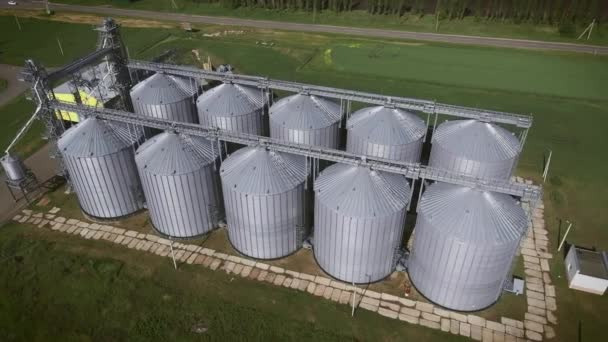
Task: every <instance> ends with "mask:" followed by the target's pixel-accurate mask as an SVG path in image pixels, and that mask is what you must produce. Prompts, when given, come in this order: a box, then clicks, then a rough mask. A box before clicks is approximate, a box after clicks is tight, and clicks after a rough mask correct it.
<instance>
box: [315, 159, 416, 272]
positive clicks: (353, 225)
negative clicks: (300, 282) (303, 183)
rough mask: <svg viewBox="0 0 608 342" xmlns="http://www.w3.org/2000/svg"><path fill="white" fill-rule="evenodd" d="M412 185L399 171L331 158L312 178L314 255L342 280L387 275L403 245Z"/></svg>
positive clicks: (325, 269)
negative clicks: (371, 167)
mask: <svg viewBox="0 0 608 342" xmlns="http://www.w3.org/2000/svg"><path fill="white" fill-rule="evenodd" d="M409 192H410V187H409V185H408V182H407V180H406V179H405V177H403V176H402V175H397V174H391V173H386V172H380V171H374V170H370V169H369V168H365V167H359V166H352V165H344V164H335V165H332V166H330V167H328V168H327V169H325V171H323V172H322V173H321V175H320V176H319V177H318V178H317V180H316V182H315V225H314V255H315V258H316V260H317V262H318V263H319V266H321V268H322V269H323V270H324V271H325V272H327V273H328V274H329V275H331V276H332V277H334V278H337V279H340V280H342V281H345V282H349V283H350V282H355V283H370V282H375V281H378V280H381V279H383V278H385V277H386V276H388V275H389V274H390V273H391V272H393V269H394V267H395V262H396V260H395V256H396V252H397V250H398V249H399V248H400V246H401V239H402V235H403V228H404V224H405V214H406V210H407V209H406V207H407V204H408V199H409Z"/></svg>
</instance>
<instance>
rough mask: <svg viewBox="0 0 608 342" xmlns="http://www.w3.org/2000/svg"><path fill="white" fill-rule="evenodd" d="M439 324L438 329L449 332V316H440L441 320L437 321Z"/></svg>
mask: <svg viewBox="0 0 608 342" xmlns="http://www.w3.org/2000/svg"><path fill="white" fill-rule="evenodd" d="M439 325H440V329H441V331H443V332H449V331H450V319H449V318H442V319H441V322H439Z"/></svg>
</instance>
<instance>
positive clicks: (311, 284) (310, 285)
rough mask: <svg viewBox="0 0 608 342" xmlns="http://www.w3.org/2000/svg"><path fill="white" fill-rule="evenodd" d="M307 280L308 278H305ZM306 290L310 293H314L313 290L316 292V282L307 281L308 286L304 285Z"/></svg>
mask: <svg viewBox="0 0 608 342" xmlns="http://www.w3.org/2000/svg"><path fill="white" fill-rule="evenodd" d="M306 281H308V280H306ZM306 292H308V293H310V294H314V293H315V292H317V283H314V282H312V281H310V282H308V286H307V287H306Z"/></svg>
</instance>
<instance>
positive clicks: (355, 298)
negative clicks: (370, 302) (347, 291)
mask: <svg viewBox="0 0 608 342" xmlns="http://www.w3.org/2000/svg"><path fill="white" fill-rule="evenodd" d="M356 302H357V287H355V281H354V280H353V309H352V311H351V313H350V316H351V317H355V306H356V305H355V303H356Z"/></svg>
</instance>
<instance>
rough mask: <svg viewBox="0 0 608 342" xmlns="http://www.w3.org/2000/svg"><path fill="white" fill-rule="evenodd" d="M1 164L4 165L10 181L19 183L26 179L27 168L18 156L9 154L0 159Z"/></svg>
mask: <svg viewBox="0 0 608 342" xmlns="http://www.w3.org/2000/svg"><path fill="white" fill-rule="evenodd" d="M0 163H2V168H3V169H4V173H5V174H6V178H7V179H8V180H12V181H19V180H22V179H23V178H25V167H24V165H23V162H22V161H21V159H19V158H18V157H17V156H13V155H11V154H8V153H7V154H6V155H5V156H4V157H2V158H0Z"/></svg>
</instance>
